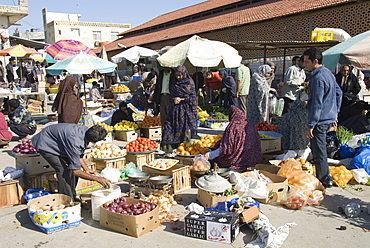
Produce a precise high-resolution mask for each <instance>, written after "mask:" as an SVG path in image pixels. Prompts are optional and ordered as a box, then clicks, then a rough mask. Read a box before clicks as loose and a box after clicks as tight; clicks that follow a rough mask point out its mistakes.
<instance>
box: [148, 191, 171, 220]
mask: <svg viewBox="0 0 370 248" xmlns="http://www.w3.org/2000/svg"><path fill="white" fill-rule="evenodd" d="M144 201H147V202H150V203H152V204H156V205H158V207H159V221H160V222H163V221H164V220H165V219H166V217H167V216H168V214H169V212H170V211H171V207H172V206H176V205H177V202H176V201H175V199H174V198H173V195H170V196H168V197H166V196H163V195H161V196H154V195H149V196H148V197H146V198H144Z"/></svg>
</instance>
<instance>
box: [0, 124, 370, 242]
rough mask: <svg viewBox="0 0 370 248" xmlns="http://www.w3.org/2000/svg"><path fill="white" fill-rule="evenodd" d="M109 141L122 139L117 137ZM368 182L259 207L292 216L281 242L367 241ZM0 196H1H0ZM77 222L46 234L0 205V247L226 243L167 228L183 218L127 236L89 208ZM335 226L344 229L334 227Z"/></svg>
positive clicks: (0, 157) (281, 217) (1, 154)
mask: <svg viewBox="0 0 370 248" xmlns="http://www.w3.org/2000/svg"><path fill="white" fill-rule="evenodd" d="M218 132H220V130H210V129H205V128H202V129H200V131H199V134H200V135H203V134H206V133H212V134H213V133H218ZM114 143H115V144H118V145H122V144H123V143H122V142H120V141H114ZM16 144H17V142H15V141H14V142H11V146H10V147H9V148H8V149H5V150H0V161H1V163H0V169H3V168H5V167H6V166H15V159H14V157H12V156H11V154H10V150H11V148H12V147H14V146H15V145H16ZM120 186H121V188H122V192H127V190H128V185H127V183H121V184H120ZM196 192H197V189H195V188H192V189H189V190H187V191H185V192H183V193H182V194H181V195H182V196H183V201H182V202H180V204H179V205H178V206H176V207H174V208H173V209H172V211H173V213H174V214H175V215H178V216H180V217H183V216H184V211H185V210H184V206H186V205H188V204H189V203H191V202H193V201H195V200H196ZM369 192H370V187H368V186H360V185H356V186H350V187H348V188H347V189H341V188H337V187H334V188H330V189H328V191H327V194H326V195H325V200H324V201H323V202H322V203H321V205H319V206H315V207H305V208H304V209H303V210H297V211H294V210H288V209H284V208H281V207H280V206H279V205H278V204H269V205H262V207H261V209H262V211H263V212H264V213H265V214H266V216H268V218H269V219H270V223H272V224H273V225H274V226H275V227H278V226H281V225H283V224H285V223H290V222H295V223H296V224H297V225H296V226H294V227H293V228H292V229H291V231H290V235H289V237H288V238H287V240H286V241H285V243H284V245H283V246H282V247H285V248H293V247H305V248H321V247H322V248H324V247H335V248H347V247H369V242H370V232H366V230H370V214H369V213H368V212H367V210H366V207H367V206H369V203H370V193H369ZM0 197H2V196H0ZM350 202H357V203H359V204H361V206H362V208H363V212H361V214H360V216H359V217H358V218H354V219H347V218H345V217H344V216H343V215H342V214H340V213H339V211H338V206H341V205H344V204H347V203H350ZM82 216H83V221H82V225H81V226H79V227H76V228H72V229H68V230H62V231H60V232H57V233H54V234H50V235H47V234H45V233H43V232H42V231H40V230H39V229H38V228H37V227H36V226H35V225H33V224H32V222H31V220H30V218H29V216H28V213H27V208H26V206H25V205H19V206H14V207H10V208H5V209H0V233H1V241H0V247H35V248H40V247H53V248H58V247H100V248H104V247H115V246H120V247H128V248H131V247H132V248H136V247H178V248H180V247H191V248H195V247H204V248H207V247H228V246H230V245H227V244H221V243H215V242H211V241H203V240H198V239H193V238H189V237H185V236H184V234H183V230H181V229H180V230H173V227H174V226H176V227H180V228H182V227H183V224H184V223H183V218H182V219H181V220H180V221H179V222H177V223H164V224H163V225H161V226H160V227H159V228H157V229H155V230H153V231H152V232H150V233H147V234H145V235H144V236H142V237H140V238H133V237H130V236H127V235H124V234H121V233H117V232H114V231H110V230H108V229H105V228H101V227H100V226H99V223H98V222H96V221H94V220H92V218H91V210H90V211H89V210H84V209H83V211H82ZM340 226H345V227H346V228H347V229H346V230H344V231H342V230H338V228H339V227H340ZM253 239H254V237H253V233H252V231H251V230H250V229H248V227H247V226H242V227H241V233H240V234H239V236H238V237H237V239H236V241H235V242H234V244H233V245H232V246H233V247H243V246H244V244H246V243H248V242H249V241H251V240H253Z"/></svg>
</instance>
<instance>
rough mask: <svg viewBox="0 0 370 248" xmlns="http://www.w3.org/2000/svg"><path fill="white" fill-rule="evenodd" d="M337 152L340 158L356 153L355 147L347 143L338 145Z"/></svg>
mask: <svg viewBox="0 0 370 248" xmlns="http://www.w3.org/2000/svg"><path fill="white" fill-rule="evenodd" d="M339 154H340V158H341V159H343V158H353V157H354V156H355V154H356V149H354V148H352V147H350V146H348V145H343V144H342V145H339Z"/></svg>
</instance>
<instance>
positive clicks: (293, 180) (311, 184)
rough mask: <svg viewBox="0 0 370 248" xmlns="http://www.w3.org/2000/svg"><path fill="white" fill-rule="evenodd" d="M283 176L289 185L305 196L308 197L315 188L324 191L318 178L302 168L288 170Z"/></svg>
mask: <svg viewBox="0 0 370 248" xmlns="http://www.w3.org/2000/svg"><path fill="white" fill-rule="evenodd" d="M278 175H279V174H278ZM285 177H286V178H288V183H289V185H292V186H293V187H295V188H296V189H297V190H299V191H300V192H302V193H303V194H304V195H305V196H306V198H307V197H309V196H310V195H311V193H312V192H313V191H315V190H321V191H324V187H323V186H322V184H321V182H320V181H319V179H317V178H316V177H315V176H314V175H312V174H309V173H307V172H305V171H303V170H293V171H290V172H289V173H287V174H285Z"/></svg>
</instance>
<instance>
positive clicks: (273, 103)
mask: <svg viewBox="0 0 370 248" xmlns="http://www.w3.org/2000/svg"><path fill="white" fill-rule="evenodd" d="M269 102H270V113H273V114H275V110H276V105H277V97H276V96H273V97H271V98H270V101H269Z"/></svg>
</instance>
